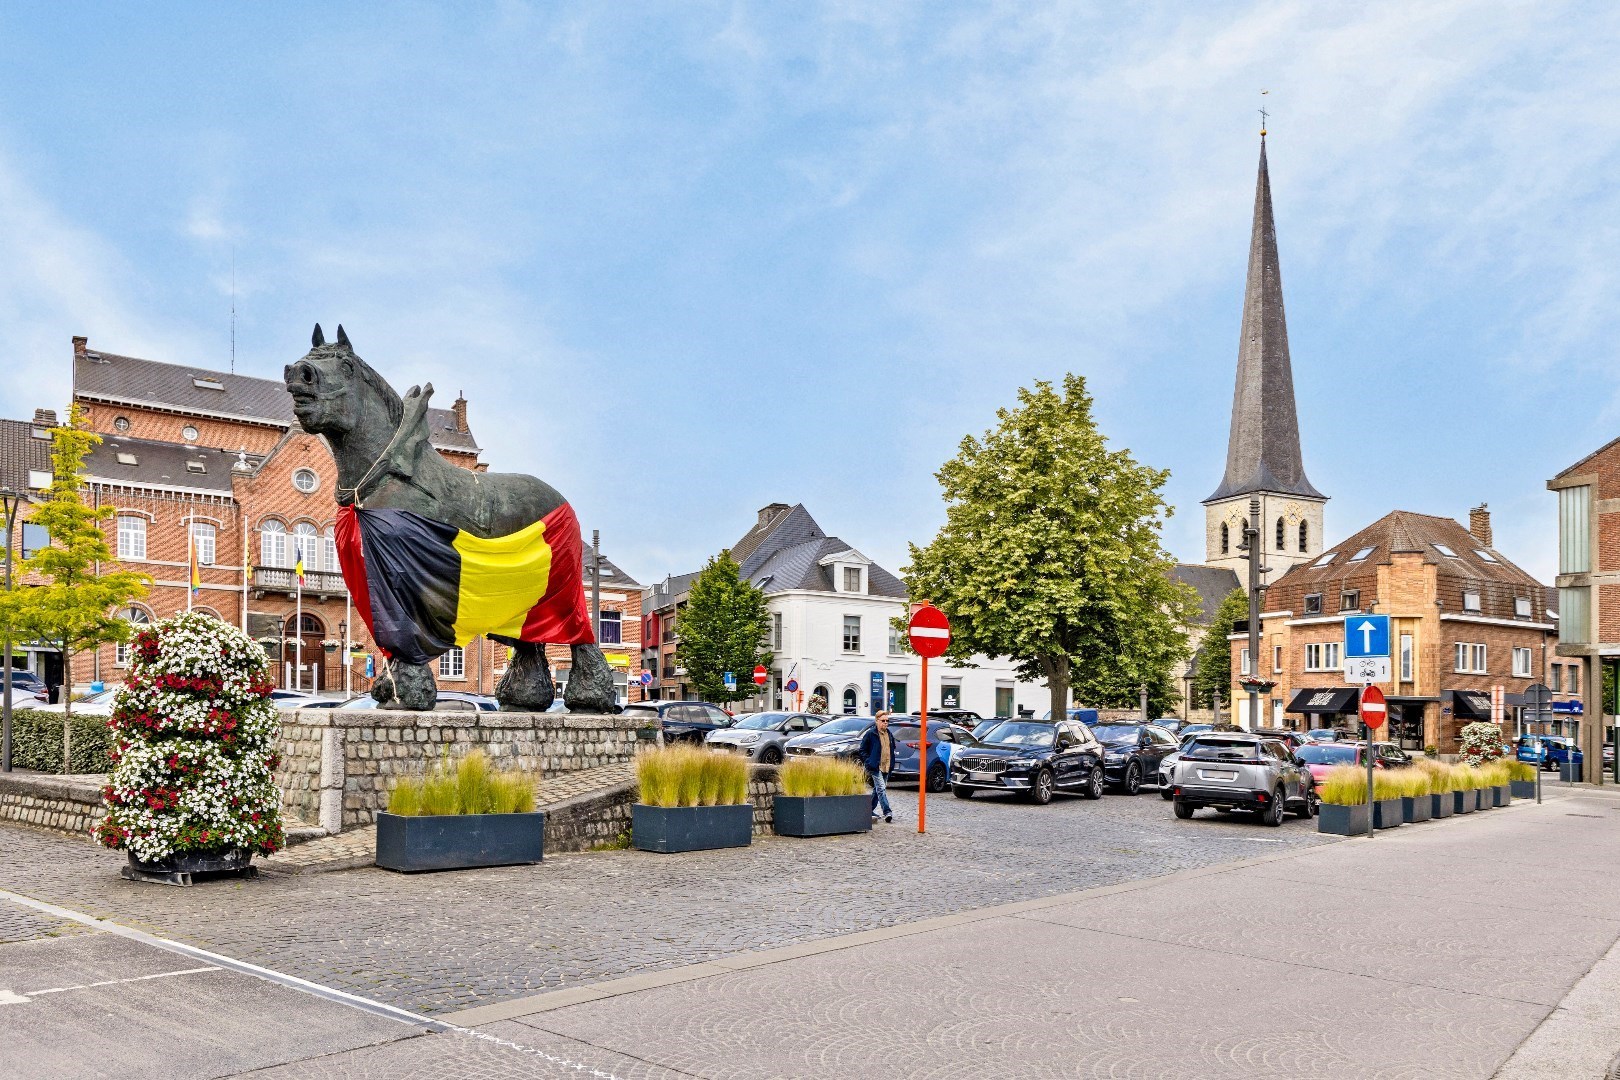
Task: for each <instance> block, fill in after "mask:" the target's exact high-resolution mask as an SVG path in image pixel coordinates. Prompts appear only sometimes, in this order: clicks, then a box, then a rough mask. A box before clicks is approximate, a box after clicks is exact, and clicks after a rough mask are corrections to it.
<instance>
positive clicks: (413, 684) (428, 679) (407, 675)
mask: <svg viewBox="0 0 1620 1080" xmlns="http://www.w3.org/2000/svg"><path fill="white" fill-rule="evenodd" d="M388 673H389V675H390V676H391V677H392V679H393V683H394V707H395V708H399V709H405V710H407V711H409V712H432V711H433V706H435V705H437V704H438V703H439V688H438V686H437V685H435V684H434V682H433V669H432V668H430V667H428V666H427V665H426V664H401V663H398V662H395V663H393V664H390V665H389V667H388ZM378 700H379V701H380V700H381V699H380V698H379V699H378Z"/></svg>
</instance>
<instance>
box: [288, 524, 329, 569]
mask: <svg viewBox="0 0 1620 1080" xmlns="http://www.w3.org/2000/svg"><path fill="white" fill-rule="evenodd" d="M292 554H293V565H295V566H296V565H297V564H298V556H299V555H302V556H303V557H304V569H305V570H306V571H309V570H320V569H323V567H322V566H321V544H320V534H319V533H317V532H316V531H315V526H313V525H311V524H310V523H309V522H307V521H300V522H299V523H298V524H296V525H294V526H293V549H292Z"/></svg>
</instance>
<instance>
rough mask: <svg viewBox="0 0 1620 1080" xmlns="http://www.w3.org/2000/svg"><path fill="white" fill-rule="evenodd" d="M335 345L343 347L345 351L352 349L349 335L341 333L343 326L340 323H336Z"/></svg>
mask: <svg viewBox="0 0 1620 1080" xmlns="http://www.w3.org/2000/svg"><path fill="white" fill-rule="evenodd" d="M337 343H338V344H339V345H341V346H343V347H344V348H345V349H352V348H354V346H352V345H350V344H349V335H348V334H345V333H344V332H343V324H342V323H338V340H337Z"/></svg>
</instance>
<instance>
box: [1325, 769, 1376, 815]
mask: <svg viewBox="0 0 1620 1080" xmlns="http://www.w3.org/2000/svg"><path fill="white" fill-rule="evenodd" d="M1316 793H1317V795H1318V796H1320V797H1321V799H1322V801H1323V802H1325V803H1331V804H1332V805H1334V806H1361V805H1363V804H1365V803H1366V801H1367V770H1365V769H1363V768H1361V767H1360V766H1358V765H1336V766H1334V767H1333V768H1331V769H1329V770H1328V774H1327V776H1325V777H1324V778H1323V779H1322V782H1321V783H1320V784H1317V785H1316Z"/></svg>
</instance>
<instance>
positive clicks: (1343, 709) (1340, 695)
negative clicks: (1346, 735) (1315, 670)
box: [1287, 686, 1361, 714]
mask: <svg viewBox="0 0 1620 1080" xmlns="http://www.w3.org/2000/svg"><path fill="white" fill-rule="evenodd" d="M1360 704H1361V691H1360V690H1358V689H1356V688H1355V687H1354V686H1333V687H1327V688H1325V689H1320V690H1316V689H1305V690H1301V691H1299V692H1298V693H1296V694H1295V695H1294V700H1293V701H1290V702H1289V703H1288V709H1287V711H1288V712H1297V713H1338V714H1342V713H1354V712H1355V711H1356V710H1357V709H1358V708H1359V706H1360Z"/></svg>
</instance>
